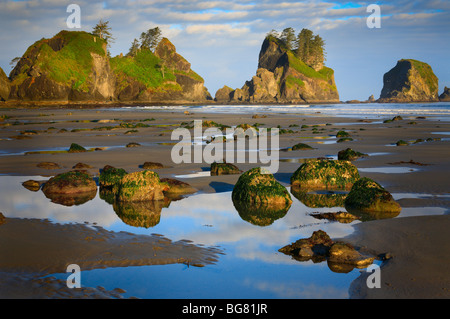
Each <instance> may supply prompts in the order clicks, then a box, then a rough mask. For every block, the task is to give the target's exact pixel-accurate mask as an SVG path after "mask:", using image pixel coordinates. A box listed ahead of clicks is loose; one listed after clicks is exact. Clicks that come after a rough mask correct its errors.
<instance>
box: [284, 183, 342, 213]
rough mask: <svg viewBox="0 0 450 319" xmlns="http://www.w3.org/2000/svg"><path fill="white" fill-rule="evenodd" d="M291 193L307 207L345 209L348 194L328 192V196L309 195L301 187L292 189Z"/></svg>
mask: <svg viewBox="0 0 450 319" xmlns="http://www.w3.org/2000/svg"><path fill="white" fill-rule="evenodd" d="M291 193H292V195H294V197H295V198H297V199H298V200H299V201H301V202H302V203H303V204H304V205H305V206H308V207H312V208H318V207H344V201H345V198H346V197H347V194H346V193H335V192H328V193H326V194H318V193H309V192H306V191H304V190H302V189H300V188H299V187H291Z"/></svg>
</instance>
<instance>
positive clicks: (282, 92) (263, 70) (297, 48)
mask: <svg viewBox="0 0 450 319" xmlns="http://www.w3.org/2000/svg"><path fill="white" fill-rule="evenodd" d="M324 61H325V59H324V41H323V40H322V38H321V37H320V36H318V35H314V34H313V33H312V32H311V31H310V30H308V29H303V30H302V31H301V32H300V33H299V34H298V36H297V37H296V36H295V33H294V30H293V29H292V28H286V29H285V30H283V32H282V33H281V34H278V33H277V32H275V31H273V32H271V33H269V34H268V35H267V36H266V38H265V39H264V42H263V44H262V47H261V51H260V53H259V62H258V69H257V71H256V75H255V76H254V77H253V78H252V79H251V80H250V81H247V82H246V83H245V85H244V86H243V87H242V88H240V89H236V90H234V91H232V92H228V95H229V97H230V99H229V101H230V102H232V103H239V102H249V103H314V102H316V103H320V102H332V103H337V102H339V94H338V91H337V88H336V84H335V82H334V71H333V70H332V69H330V68H328V67H326V66H324ZM222 91H224V89H221V92H220V94H218V95H219V96H221V97H222V96H226V95H224V94H222ZM222 101H223V100H222Z"/></svg>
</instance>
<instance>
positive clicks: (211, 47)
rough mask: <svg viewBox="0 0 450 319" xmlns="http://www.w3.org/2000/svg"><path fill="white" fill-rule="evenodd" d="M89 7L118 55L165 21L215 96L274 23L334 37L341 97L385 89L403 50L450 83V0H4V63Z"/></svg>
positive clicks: (85, 18) (245, 66)
mask: <svg viewBox="0 0 450 319" xmlns="http://www.w3.org/2000/svg"><path fill="white" fill-rule="evenodd" d="M71 3H74V4H78V5H79V6H80V8H81V29H75V30H83V31H91V30H92V27H93V26H94V25H95V24H96V23H97V22H98V20H99V19H101V18H102V19H104V20H108V21H110V26H111V27H112V32H113V35H114V37H115V38H116V40H115V42H114V43H112V45H111V54H112V55H113V56H115V55H118V54H120V53H121V52H122V53H124V54H125V53H127V52H128V49H129V47H130V44H131V42H132V41H133V39H134V38H138V37H139V35H140V33H141V32H143V31H146V30H148V29H149V28H153V27H155V26H159V27H160V28H161V29H162V30H163V35H164V36H166V37H167V38H169V39H170V40H171V41H172V43H173V44H174V45H175V46H176V48H177V51H178V52H179V53H180V54H181V55H183V56H184V57H185V58H186V59H187V60H188V61H189V62H191V65H192V69H193V70H195V71H196V72H197V73H199V74H200V75H201V76H202V77H203V78H204V79H205V85H206V87H207V88H208V89H209V92H210V93H211V94H212V95H213V96H214V94H215V92H216V90H217V89H219V88H221V87H222V86H223V85H228V86H230V87H232V88H240V87H242V86H243V85H244V83H245V81H247V80H250V79H251V77H252V76H253V75H255V73H256V68H257V64H258V54H259V51H260V48H261V44H262V41H263V40H264V37H265V35H266V34H267V32H269V31H270V30H272V29H275V30H278V31H281V30H283V29H284V28H286V27H293V28H294V29H295V30H296V31H297V32H299V31H300V30H301V29H302V28H308V29H311V30H313V31H314V33H316V34H319V35H321V37H322V38H323V39H324V40H325V43H326V52H327V61H326V65H327V66H329V67H331V68H333V69H334V70H335V80H336V84H337V87H338V90H339V94H340V99H341V100H343V101H345V100H350V99H360V100H365V99H367V98H368V97H369V96H370V95H371V94H373V95H374V96H375V98H378V97H379V95H380V92H381V89H382V86H383V74H384V73H386V72H387V71H389V70H390V69H391V68H392V67H394V66H395V64H396V62H397V60H399V59H402V58H413V59H417V60H421V61H424V62H427V63H428V64H430V65H431V67H432V68H433V70H434V72H435V74H436V75H437V76H438V78H439V93H442V91H443V88H444V86H447V87H450V63H449V62H448V58H449V52H450V43H449V41H448V39H449V36H450V1H444V0H431V1H425V0H421V1H406V0H400V1H393V0H388V1H341V0H334V1H333V0H330V1H290V0H285V1H275V0H265V1H255V0H251V1H250V0H240V1H238V0H231V1H220V0H218V1H200V0H126V1H121V0H111V1H87V0H69V1H60V0H34V1H5V0H1V1H0V30H1V32H0V41H1V43H2V45H1V48H0V67H2V68H3V70H4V71H5V73H7V74H9V72H10V71H11V66H10V65H9V62H10V61H11V60H12V59H13V58H14V57H16V56H21V55H22V54H23V53H24V52H25V50H26V49H27V47H28V46H30V45H31V44H32V43H34V42H35V41H37V40H39V39H41V38H43V37H44V38H49V37H52V36H53V35H55V34H56V33H58V32H59V31H60V30H62V29H68V27H67V25H66V19H67V17H68V16H69V13H67V12H66V8H67V6H68V5H69V4H71ZM372 3H373V4H378V5H379V6H380V9H381V28H379V29H376V28H374V29H369V28H368V27H367V24H366V20H367V18H368V16H369V15H370V13H368V12H367V11H366V10H367V6H368V5H369V4H372Z"/></svg>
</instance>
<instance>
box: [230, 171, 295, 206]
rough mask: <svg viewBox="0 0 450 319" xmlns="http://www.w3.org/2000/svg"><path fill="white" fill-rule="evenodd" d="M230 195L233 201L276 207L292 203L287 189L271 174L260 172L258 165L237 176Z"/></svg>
mask: <svg viewBox="0 0 450 319" xmlns="http://www.w3.org/2000/svg"><path fill="white" fill-rule="evenodd" d="M231 197H232V199H233V202H234V201H239V202H242V203H247V204H264V205H268V206H271V205H274V206H277V207H280V206H288V207H290V205H291V203H292V199H291V196H290V195H289V192H288V191H287V189H286V188H285V187H284V186H283V185H281V184H280V183H279V182H278V181H277V180H276V179H275V177H273V175H272V174H270V173H268V172H267V173H266V174H264V172H261V168H260V167H255V168H252V169H250V170H248V171H246V172H245V173H243V174H242V175H241V176H240V177H239V179H238V181H237V183H236V185H235V186H234V188H233V192H232V194H231Z"/></svg>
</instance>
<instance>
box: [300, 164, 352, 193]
mask: <svg viewBox="0 0 450 319" xmlns="http://www.w3.org/2000/svg"><path fill="white" fill-rule="evenodd" d="M358 179H359V173H358V169H357V168H356V166H354V165H353V164H352V163H350V162H349V161H341V160H337V161H335V160H329V159H315V160H309V161H307V162H305V163H303V164H302V165H301V166H300V167H299V168H298V169H297V170H296V171H295V172H294V174H293V175H292V177H291V184H292V186H293V187H299V188H301V189H303V190H308V189H343V190H344V189H350V188H351V187H352V186H353V183H355V182H356V181H357V180H358Z"/></svg>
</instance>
